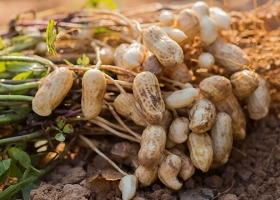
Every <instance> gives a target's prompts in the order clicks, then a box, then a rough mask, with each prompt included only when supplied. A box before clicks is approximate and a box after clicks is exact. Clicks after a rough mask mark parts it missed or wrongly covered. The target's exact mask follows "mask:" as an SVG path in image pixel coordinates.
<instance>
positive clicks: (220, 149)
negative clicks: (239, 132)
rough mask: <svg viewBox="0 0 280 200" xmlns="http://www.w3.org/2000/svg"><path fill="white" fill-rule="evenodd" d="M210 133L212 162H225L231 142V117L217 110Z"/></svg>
mask: <svg viewBox="0 0 280 200" xmlns="http://www.w3.org/2000/svg"><path fill="white" fill-rule="evenodd" d="M210 135H211V138H212V145H213V153H214V156H213V162H215V163H219V164H220V165H222V164H225V163H226V162H227V161H228V159H229V156H230V153H231V149H232V143H233V134H232V120H231V117H230V116H229V115H228V114H226V113H224V112H218V113H217V117H216V122H215V124H214V126H213V127H212V129H211V132H210Z"/></svg>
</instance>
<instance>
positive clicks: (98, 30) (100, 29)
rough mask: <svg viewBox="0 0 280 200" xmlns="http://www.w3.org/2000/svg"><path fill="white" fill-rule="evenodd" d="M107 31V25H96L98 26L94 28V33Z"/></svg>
mask: <svg viewBox="0 0 280 200" xmlns="http://www.w3.org/2000/svg"><path fill="white" fill-rule="evenodd" d="M108 31H111V30H110V29H109V28H107V27H98V28H95V29H94V34H98V33H107V32H108Z"/></svg>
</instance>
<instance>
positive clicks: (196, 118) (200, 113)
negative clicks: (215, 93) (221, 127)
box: [189, 98, 216, 133]
mask: <svg viewBox="0 0 280 200" xmlns="http://www.w3.org/2000/svg"><path fill="white" fill-rule="evenodd" d="M189 119H190V129H191V130H192V131H193V132H196V133H205V132H206V131H208V130H210V129H211V128H212V126H213V125H214V123H215V120H216V108H215V105H214V104H213V103H212V102H211V101H210V100H208V99H206V98H204V99H199V100H198V101H196V102H195V104H194V105H193V106H192V108H191V110H190V115H189Z"/></svg>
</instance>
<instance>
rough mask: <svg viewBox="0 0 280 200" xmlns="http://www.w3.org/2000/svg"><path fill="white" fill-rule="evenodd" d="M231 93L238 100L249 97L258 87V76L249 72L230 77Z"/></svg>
mask: <svg viewBox="0 0 280 200" xmlns="http://www.w3.org/2000/svg"><path fill="white" fill-rule="evenodd" d="M230 82H231V85H232V92H233V94H234V95H235V96H236V97H237V98H238V99H244V98H246V97H248V96H250V95H251V94H252V93H253V92H254V91H255V90H256V89H257V87H258V85H259V76H258V74H257V73H255V72H254V71H251V70H242V71H239V72H235V73H234V74H232V75H231V76H230Z"/></svg>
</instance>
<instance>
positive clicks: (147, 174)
mask: <svg viewBox="0 0 280 200" xmlns="http://www.w3.org/2000/svg"><path fill="white" fill-rule="evenodd" d="M134 174H135V176H136V177H137V179H138V181H139V182H140V183H142V184H143V185H144V186H149V185H151V184H152V183H153V182H155V181H156V180H157V178H158V166H155V167H153V168H147V167H144V166H142V165H139V166H138V167H137V169H136V170H135V173H134Z"/></svg>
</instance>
